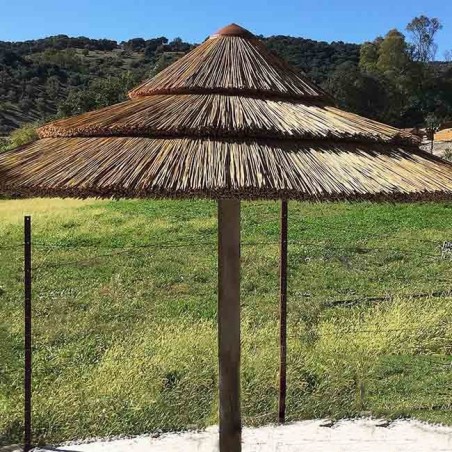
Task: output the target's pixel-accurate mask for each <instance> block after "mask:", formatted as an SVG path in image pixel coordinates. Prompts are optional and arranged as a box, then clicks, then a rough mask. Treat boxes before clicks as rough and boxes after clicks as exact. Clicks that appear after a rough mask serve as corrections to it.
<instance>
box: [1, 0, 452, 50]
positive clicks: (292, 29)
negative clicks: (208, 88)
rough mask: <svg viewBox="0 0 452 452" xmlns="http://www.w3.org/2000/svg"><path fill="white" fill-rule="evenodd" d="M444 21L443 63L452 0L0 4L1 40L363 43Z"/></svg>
mask: <svg viewBox="0 0 452 452" xmlns="http://www.w3.org/2000/svg"><path fill="white" fill-rule="evenodd" d="M420 14H425V15H428V16H430V17H438V18H440V19H441V21H442V22H443V25H444V29H443V30H442V31H441V32H440V34H439V35H438V44H439V51H438V57H439V58H441V56H442V54H443V52H444V51H445V50H448V49H452V1H451V0H378V1H375V0H373V1H367V0H341V1H338V0H334V1H327V0H309V1H307V0H260V1H259V0H252V1H245V0H217V1H207V0H191V1H189V0H159V1H155V0H108V1H107V0H77V1H72V2H70V1H67V0H66V1H64V0H58V1H57V0H0V40H4V41H19V40H26V39H36V38H40V37H44V36H50V35H55V34H67V35H69V36H80V35H84V36H88V37H92V38H110V39H116V40H118V41H121V40H127V39H130V38H132V37H144V38H148V37H155V36H162V35H163V36H167V37H168V38H170V39H171V38H174V37H176V36H179V37H181V38H182V39H184V40H186V41H190V42H200V41H202V40H203V39H204V38H205V37H206V36H208V35H209V34H211V33H212V32H214V31H215V30H216V29H218V28H220V27H222V26H223V25H226V24H229V23H231V22H236V23H238V24H240V25H242V26H244V27H245V28H248V29H249V30H251V31H253V32H254V33H256V34H263V35H265V36H268V35H274V34H287V35H292V36H302V37H305V38H311V39H316V40H323V41H339V40H341V41H346V42H363V41H365V40H371V39H373V38H375V37H376V36H377V35H381V34H384V33H385V32H387V31H388V30H389V29H391V28H398V29H400V30H403V29H404V28H405V25H406V24H407V23H408V22H409V21H410V20H411V19H412V18H413V17H414V16H416V15H420Z"/></svg>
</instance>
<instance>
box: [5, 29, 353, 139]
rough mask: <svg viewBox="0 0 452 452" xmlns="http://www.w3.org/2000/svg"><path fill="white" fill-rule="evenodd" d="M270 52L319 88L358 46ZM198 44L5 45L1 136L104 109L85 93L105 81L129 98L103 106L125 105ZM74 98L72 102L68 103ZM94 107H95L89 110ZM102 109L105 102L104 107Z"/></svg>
mask: <svg viewBox="0 0 452 452" xmlns="http://www.w3.org/2000/svg"><path fill="white" fill-rule="evenodd" d="M263 39H264V40H265V41H266V43H267V44H268V46H269V47H270V48H271V49H272V50H273V51H275V52H276V53H278V54H280V55H281V56H282V57H284V58H285V59H287V60H288V61H289V62H290V63H292V64H294V65H295V66H296V67H298V68H300V69H301V70H304V71H306V72H307V73H308V74H309V75H310V76H311V77H312V78H313V79H314V80H316V81H317V82H318V83H323V82H325V81H326V79H327V78H328V76H329V75H330V74H331V73H332V72H333V71H334V69H335V68H336V67H337V66H338V65H339V64H341V63H343V62H344V61H352V62H355V63H357V62H358V58H359V46H358V45H355V44H345V43H342V42H337V43H336V42H333V43H331V44H328V43H326V42H317V41H312V40H309V39H303V38H293V37H288V36H273V37H269V38H263ZM193 46H194V44H190V43H186V42H183V41H181V40H180V39H174V40H173V41H170V42H169V41H168V39H167V38H165V37H160V38H154V39H148V40H144V39H141V38H136V39H131V40H129V41H126V42H121V43H118V42H116V41H111V40H95V39H88V38H82V37H81V38H70V37H68V36H64V35H60V36H52V37H48V38H45V39H39V40H35V41H26V42H11V43H10V42H0V82H1V83H0V135H1V134H6V133H9V132H10V131H11V130H13V129H15V128H17V127H19V126H20V125H21V124H24V123H27V122H35V121H41V120H45V119H49V118H50V117H52V116H54V115H56V114H60V115H65V114H72V113H77V112H78V110H80V111H82V110H86V109H89V108H90V107H98V106H99V104H98V103H97V102H95V101H93V100H92V99H90V98H91V97H92V96H83V94H82V92H83V91H85V90H87V89H88V87H90V86H93V84H94V86H97V88H99V85H96V83H97V84H100V83H102V81H105V80H106V79H107V80H108V79H112V78H113V80H112V84H113V85H114V84H115V82H116V83H117V82H118V80H119V81H121V83H123V85H124V87H125V88H124V90H123V91H124V92H123V91H121V90H120V92H119V95H118V92H117V91H116V90H114V89H110V87H105V86H103V87H101V89H95V91H97V92H102V93H103V92H104V90H107V91H109V92H110V93H109V94H108V95H107V96H106V97H107V99H106V100H105V101H104V103H113V102H115V101H119V100H121V98H122V96H124V94H125V91H126V90H127V88H129V87H130V86H133V85H135V84H137V83H139V82H140V81H141V80H142V79H143V78H145V77H147V76H149V75H150V74H151V73H152V72H157V71H158V70H160V69H162V68H163V67H165V66H166V65H167V64H169V63H170V62H171V61H173V60H174V59H175V58H178V57H180V56H181V55H183V54H184V53H185V52H187V51H188V50H190V49H191V48H192V47H193ZM68 97H69V98H68ZM89 102H92V105H90V104H89ZM101 103H102V102H101Z"/></svg>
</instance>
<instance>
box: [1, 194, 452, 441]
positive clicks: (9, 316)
mask: <svg viewBox="0 0 452 452" xmlns="http://www.w3.org/2000/svg"><path fill="white" fill-rule="evenodd" d="M24 213H31V214H33V240H34V250H33V259H34V261H33V267H34V269H35V270H34V292H33V293H34V307H33V311H34V345H33V347H34V402H33V410H34V431H35V433H36V436H37V437H36V438H35V440H36V441H38V440H39V441H41V442H56V441H60V440H70V439H74V438H82V437H90V436H107V435H114V434H138V433H143V432H147V431H154V430H157V429H162V430H173V429H186V428H194V427H203V426H205V425H209V424H212V423H215V422H216V421H217V401H216V388H217V349H216V285H217V278H216V272H217V267H216V244H215V241H216V206H215V203H214V202H209V201H117V202H114V201H94V200H88V201H74V200H39V199H36V200H30V201H27V200H4V201H0V319H1V320H0V343H1V344H2V347H0V362H1V363H2V366H1V367H0V437H2V439H1V441H0V442H4V443H11V442H19V441H20V438H21V418H22V405H21V403H22V359H23V355H22V338H23V330H22V328H23V320H22V315H23V313H22V290H23V288H22V272H21V267H22V250H21V246H20V243H21V242H22V222H23V218H22V216H23V214H24ZM278 213H279V205H278V204H277V203H272V202H253V203H250V202H246V203H243V213H242V241H243V249H242V268H243V273H242V294H243V295H242V296H243V298H242V313H243V317H242V326H243V355H242V356H243V368H242V378H243V380H242V382H243V410H244V421H245V423H246V424H247V425H256V424H262V423H268V422H273V421H275V420H276V417H277V370H278V345H277V344H278V262H279V259H278V249H279V247H278V243H277V242H278V233H279V226H278V223H279V222H278ZM451 217H452V205H451V204H447V203H444V204H442V203H438V204H433V203H432V204H420V205H410V204H394V205H392V204H391V205H390V204H384V205H371V204H367V203H359V204H344V203H340V204H318V205H314V204H306V203H295V202H292V203H290V206H289V218H290V222H289V225H290V226H289V239H290V244H289V319H288V321H289V347H288V353H289V356H288V400H287V402H288V407H287V411H288V418H289V420H297V419H303V418H314V417H326V416H328V417H332V418H341V417H348V416H360V415H363V414H364V415H368V414H372V415H375V416H384V417H390V418H393V417H416V418H419V419H423V420H428V421H434V422H444V423H448V424H452V417H451V413H452V411H451V409H450V408H451V406H450V400H451V390H452V374H451V372H450V368H451V365H452V359H451V351H452V349H451V344H452V325H451V318H452V298H450V297H449V298H448V297H446V296H443V297H439V296H427V295H424V296H419V297H412V296H410V295H413V294H426V293H432V294H433V293H434V292H441V291H448V290H449V289H450V287H451V286H450V284H451V279H450V273H451V266H452V261H451V258H442V257H441V250H440V246H441V244H442V243H443V241H445V240H450V239H451V238H452V223H451ZM155 245H157V246H155ZM183 245H189V246H183ZM386 295H394V298H388V299H387V300H385V301H379V302H370V301H367V302H366V301H363V297H367V296H386ZM332 300H356V301H359V302H358V303H339V304H332V303H330V302H331V301H332Z"/></svg>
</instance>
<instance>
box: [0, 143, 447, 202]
mask: <svg viewBox="0 0 452 452" xmlns="http://www.w3.org/2000/svg"><path fill="white" fill-rule="evenodd" d="M0 192H2V193H17V194H25V195H28V196H29V195H33V196H72V197H74V196H75V197H88V196H97V197H140V198H144V197H195V196H196V197H211V198H222V197H241V198H246V199H280V198H287V199H305V200H313V201H322V200H340V199H350V200H359V199H373V200H384V199H387V200H414V199H416V200H419V199H439V198H443V197H450V196H451V195H452V165H451V164H449V163H447V162H445V161H443V160H440V159H438V158H436V157H433V156H431V155H428V154H426V153H423V152H419V151H418V150H416V149H408V148H402V147H397V146H394V145H389V144H361V143H352V142H351V143H330V142H323V141H318V142H305V141H299V142H296V141H278V142H273V143H271V142H255V141H252V142H247V141H241V142H236V141H215V140H208V139H188V138H177V139H163V138H161V139H159V138H139V137H134V138H131V137H129V138H127V137H124V138H122V137H115V138H113V137H109V138H46V139H41V140H38V141H36V142H35V143H33V144H30V145H27V146H24V147H22V148H19V149H15V150H12V151H8V152H5V153H2V154H0Z"/></svg>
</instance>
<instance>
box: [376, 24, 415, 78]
mask: <svg viewBox="0 0 452 452" xmlns="http://www.w3.org/2000/svg"><path fill="white" fill-rule="evenodd" d="M409 61H410V58H409V54H408V45H407V43H406V41H405V36H404V35H403V34H402V33H400V31H398V30H396V29H393V30H390V31H389V32H388V33H387V34H386V36H385V37H384V39H383V40H382V41H381V43H380V46H379V47H378V60H377V65H376V66H377V68H378V70H380V71H381V72H383V73H386V74H387V75H389V76H390V77H392V78H398V77H399V76H400V75H402V74H403V73H404V72H405V71H406V69H407V66H408V63H409Z"/></svg>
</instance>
